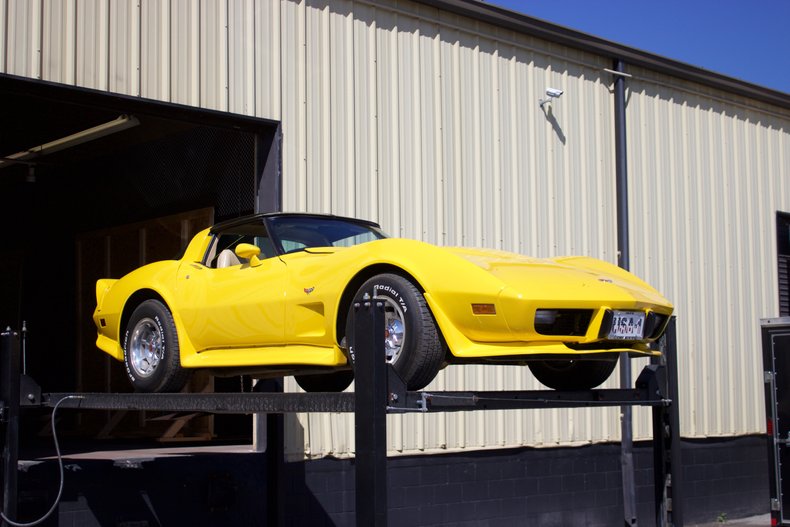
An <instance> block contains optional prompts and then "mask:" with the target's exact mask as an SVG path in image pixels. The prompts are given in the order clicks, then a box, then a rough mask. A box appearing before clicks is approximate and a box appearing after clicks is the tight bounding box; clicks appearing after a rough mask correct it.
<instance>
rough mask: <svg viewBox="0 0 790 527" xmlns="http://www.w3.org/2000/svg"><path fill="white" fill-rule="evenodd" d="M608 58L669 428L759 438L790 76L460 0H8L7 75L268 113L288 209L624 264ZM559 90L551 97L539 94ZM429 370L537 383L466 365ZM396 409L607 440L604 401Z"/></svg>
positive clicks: (413, 420) (347, 444)
mask: <svg viewBox="0 0 790 527" xmlns="http://www.w3.org/2000/svg"><path fill="white" fill-rule="evenodd" d="M613 58H621V59H622V60H624V61H625V63H626V71H627V73H628V74H629V75H631V77H629V78H628V80H627V89H628V92H627V134H628V135H627V142H628V163H629V164H628V176H629V195H628V198H629V202H630V216H629V223H630V247H631V268H632V270H633V271H634V272H635V273H636V274H637V275H639V276H641V277H642V278H644V279H645V280H647V281H648V282H650V283H651V284H653V285H655V286H656V287H657V288H658V289H659V290H661V291H662V292H664V294H665V295H666V296H667V297H668V298H670V299H671V300H672V301H673V302H674V303H675V305H676V307H677V316H678V330H679V342H678V344H679V350H680V376H681V408H682V415H681V420H682V433H683V435H684V436H686V437H721V436H737V435H747V434H754V433H759V432H761V431H763V430H764V423H763V419H762V415H763V402H762V382H763V381H762V374H761V366H760V342H759V340H758V334H759V326H758V319H759V318H761V317H768V316H775V315H777V298H778V281H777V275H776V268H777V257H778V256H777V248H776V241H775V240H776V231H775V222H776V214H777V211H790V189H788V181H790V96H788V95H787V94H782V93H778V92H772V91H771V90H766V89H762V88H759V87H756V86H752V85H749V84H746V83H743V82H740V81H736V80H734V79H728V78H726V77H722V76H720V75H717V74H713V73H710V72H706V71H704V70H699V69H697V68H693V67H690V66H686V65H683V64H679V63H676V62H673V61H671V60H668V59H663V58H660V57H656V56H653V55H650V54H646V53H642V52H638V51H635V50H632V49H629V48H626V47H623V46H619V45H615V44H612V43H609V42H606V41H602V40H600V39H597V38H595V37H591V36H587V35H582V34H579V33H575V32H573V31H569V30H565V29H563V28H559V27H556V26H552V25H550V24H546V23H542V22H540V21H536V20H534V19H530V18H528V17H523V16H521V15H517V14H514V13H509V12H506V11H503V10H500V9H497V8H495V7H492V6H489V5H485V4H482V3H477V2H471V1H463V0H455V1H450V0H448V1H430V2H412V1H406V0H402V1H384V0H382V1H376V0H354V1H351V0H346V1H332V2H329V1H320V0H307V1H294V0H282V1H253V0H246V1H234V0H215V1H209V0H204V1H200V2H192V1H190V0H160V1H142V2H141V1H138V0H117V1H116V0H113V1H111V0H84V1H82V0H79V1H78V0H64V1H62V2H60V1H57V2H56V1H52V2H49V1H45V2H28V1H27V0H0V73H3V74H9V75H18V76H23V77H28V78H32V79H41V80H45V81H53V82H56V83H64V84H67V85H76V86H80V87H85V88H92V89H97V90H103V91H108V92H111V93H117V94H124V95H130V96H133V97H141V98H146V99H153V100H158V101H166V102H171V103H178V104H184V105H190V106H195V107H200V108H206V109H212V110H219V111H221V112H229V113H232V114H241V115H245V116H255V117H261V118H265V119H268V120H272V121H279V122H280V124H281V130H282V174H283V176H282V185H283V187H282V208H283V209H284V210H290V211H312V212H332V213H336V214H342V215H351V216H358V217H362V218H368V219H372V220H376V221H379V222H380V223H381V224H382V225H383V227H384V229H385V230H386V231H388V232H389V233H390V234H392V235H398V236H404V237H410V238H417V239H422V240H425V241H429V242H432V243H437V244H441V245H467V246H482V247H492V248H501V249H505V250H511V251H517V252H521V253H525V254H530V255H535V256H554V255H562V254H585V255H590V256H594V257H598V258H602V259H604V260H608V261H612V262H616V260H617V242H616V233H617V224H616V214H615V210H616V205H615V199H616V189H615V146H614V125H613V112H614V99H613V95H612V85H613V78H614V77H613V75H612V74H611V73H610V72H607V71H606V70H607V69H608V68H611V67H612V60H613ZM548 87H555V88H559V89H562V90H564V95H563V96H562V97H561V98H560V99H557V100H555V101H553V102H551V103H550V104H547V105H544V106H540V105H539V103H538V101H539V99H541V98H543V97H544V96H545V95H544V94H545V90H546V88H548ZM640 365H641V364H638V363H635V364H634V369H635V371H636V372H638V368H639V367H640ZM613 379H616V375H615V376H613ZM613 382H614V381H611V380H610V381H609V386H613V385H614V384H613ZM289 386H290V388H294V386H293V385H289ZM433 386H434V387H436V388H440V389H473V388H474V389H488V390H491V389H530V388H537V387H538V384H537V382H536V381H535V380H534V379H533V378H532V376H531V375H530V374H529V372H528V370H527V369H525V368H515V367H494V366H466V367H457V366H456V367H451V368H449V369H447V370H446V371H444V372H443V373H441V374H440V376H439V377H438V379H437V380H436V381H435V384H434V385H433ZM389 419H391V421H390V425H389V428H388V429H389V433H390V441H389V443H390V448H391V451H392V452H393V453H394V452H399V453H416V452H423V451H424V452H433V451H441V450H457V449H472V448H479V447H497V446H519V445H540V446H548V445H561V444H581V443H588V442H601V441H613V440H617V439H618V437H619V417H618V413H617V411H616V410H598V409H586V410H562V411H530V412H507V413H505V412H489V413H479V414H474V415H472V414H470V415H465V414H451V415H431V416H397V417H390V418H389ZM635 420H636V428H635V437H636V438H637V439H639V438H647V437H649V436H650V434H651V431H650V422H649V416H648V414H647V413H642V412H637V413H636V416H635ZM288 433H289V437H290V440H289V441H288V445H289V451H290V453H291V454H292V456H294V457H299V456H301V454H302V451H303V450H304V451H305V452H306V453H307V454H308V455H309V456H323V455H327V454H333V455H335V456H344V455H347V454H349V453H351V452H353V449H354V445H353V423H352V422H351V421H350V420H348V419H346V418H345V417H341V416H330V415H312V416H301V417H300V418H299V419H298V420H293V421H292V422H291V423H290V426H289V429H288Z"/></svg>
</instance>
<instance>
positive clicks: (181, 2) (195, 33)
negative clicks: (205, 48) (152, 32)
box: [170, 0, 201, 106]
mask: <svg viewBox="0 0 790 527" xmlns="http://www.w3.org/2000/svg"><path fill="white" fill-rule="evenodd" d="M171 6H172V11H173V15H172V17H171V38H172V40H171V43H170V47H171V51H170V53H171V56H172V63H171V73H170V79H171V85H170V100H171V101H172V102H174V103H179V104H189V105H191V106H199V105H200V62H201V55H200V18H201V4H199V3H196V2H195V1H194V0H171Z"/></svg>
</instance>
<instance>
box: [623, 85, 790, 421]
mask: <svg viewBox="0 0 790 527" xmlns="http://www.w3.org/2000/svg"><path fill="white" fill-rule="evenodd" d="M633 73H634V74H635V76H636V77H635V79H633V80H630V81H629V83H628V84H629V86H630V94H629V106H628V123H629V171H630V172H629V177H630V193H629V200H630V202H631V217H630V221H631V228H632V231H631V247H632V250H633V254H632V262H633V269H634V271H635V272H636V273H637V274H640V275H642V276H645V277H649V279H650V281H651V282H652V283H653V284H655V285H656V287H658V288H659V289H660V290H662V291H664V292H665V293H666V294H667V296H668V297H669V298H672V299H673V300H674V301H675V304H676V306H677V315H678V317H679V320H680V321H681V323H679V324H678V341H679V361H680V365H679V369H680V386H681V388H682V390H681V394H680V397H681V408H682V410H683V413H682V423H683V433H684V435H686V436H725V435H737V434H744V433H758V432H762V431H764V427H765V424H764V422H763V417H762V416H763V415H764V412H763V397H762V384H763V378H762V373H761V371H762V370H761V366H760V364H761V362H760V340H759V338H760V335H759V327H758V320H759V319H760V318H765V317H771V316H775V315H776V313H777V291H778V284H777V278H776V266H777V256H776V242H775V240H776V234H775V230H774V225H775V221H776V220H775V216H776V211H777V210H783V211H787V210H790V195H788V187H787V185H788V184H787V181H788V179H790V156H788V152H790V115H787V114H785V115H782V113H781V112H778V111H777V110H776V109H775V108H763V107H761V106H760V105H759V104H756V103H753V102H750V101H747V100H741V99H738V98H735V97H732V96H727V94H724V93H716V92H714V91H712V90H704V89H700V88H698V87H695V86H693V85H690V84H687V83H683V82H679V81H677V80H676V79H669V78H666V77H662V76H659V75H656V74H652V73H650V72H647V71H643V70H635V71H634V72H633Z"/></svg>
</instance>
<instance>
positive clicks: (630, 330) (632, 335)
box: [609, 311, 645, 340]
mask: <svg viewBox="0 0 790 527" xmlns="http://www.w3.org/2000/svg"><path fill="white" fill-rule="evenodd" d="M613 315H614V316H613V318H612V329H611V330H609V338H610V339H613V340H639V339H641V338H642V337H643V335H644V332H645V314H644V313H642V312H640V311H615V312H614V313H613Z"/></svg>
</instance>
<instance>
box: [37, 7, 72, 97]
mask: <svg viewBox="0 0 790 527" xmlns="http://www.w3.org/2000/svg"><path fill="white" fill-rule="evenodd" d="M42 15H43V21H44V24H43V31H42V35H41V37H42V47H41V78H42V79H44V80H48V81H53V82H62V83H64V84H74V80H75V74H76V71H75V68H74V64H75V62H74V55H75V45H76V30H77V3H76V0H65V1H63V2H55V3H54V5H52V6H50V8H49V9H45V10H44V11H43V13H42Z"/></svg>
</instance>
